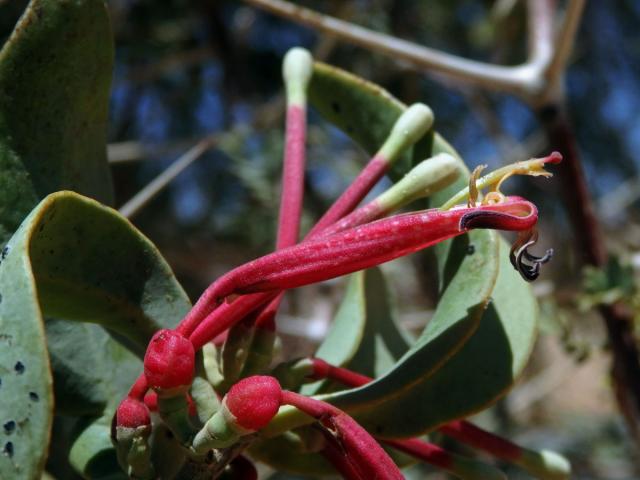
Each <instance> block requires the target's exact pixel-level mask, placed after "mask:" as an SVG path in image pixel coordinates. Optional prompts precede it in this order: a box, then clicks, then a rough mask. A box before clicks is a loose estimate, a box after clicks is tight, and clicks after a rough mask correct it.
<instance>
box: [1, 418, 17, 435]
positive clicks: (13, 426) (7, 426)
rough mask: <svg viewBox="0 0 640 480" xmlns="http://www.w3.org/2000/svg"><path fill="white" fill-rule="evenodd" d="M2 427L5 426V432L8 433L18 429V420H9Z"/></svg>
mask: <svg viewBox="0 0 640 480" xmlns="http://www.w3.org/2000/svg"><path fill="white" fill-rule="evenodd" d="M2 427H3V428H4V433H6V434H7V435H8V434H10V433H12V432H13V431H14V430H15V429H16V422H14V421H13V420H9V421H8V422H5V424H4V425H2Z"/></svg>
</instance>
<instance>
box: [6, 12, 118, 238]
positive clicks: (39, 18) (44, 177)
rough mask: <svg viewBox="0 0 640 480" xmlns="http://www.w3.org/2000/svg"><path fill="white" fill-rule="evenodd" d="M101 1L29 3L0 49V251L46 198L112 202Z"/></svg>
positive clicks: (108, 56)
mask: <svg viewBox="0 0 640 480" xmlns="http://www.w3.org/2000/svg"><path fill="white" fill-rule="evenodd" d="M112 68H113V41H112V38H111V28H110V24H109V17H108V14H107V10H106V6H105V3H104V1H102V0H79V1H60V0H32V1H31V3H30V4H29V6H28V7H27V9H26V11H25V13H24V14H23V16H22V18H21V19H20V21H19V22H18V24H17V26H16V28H15V30H14V32H13V34H12V35H11V37H10V38H9V40H7V42H6V43H5V44H4V46H3V48H2V50H1V51H0V171H1V172H2V175H1V176H0V246H1V245H3V244H4V243H5V242H6V241H7V240H8V239H9V237H10V236H11V234H12V233H13V232H14V231H15V229H16V228H17V227H18V226H19V225H20V222H21V221H22V220H23V219H24V217H26V216H27V214H28V213H29V212H30V211H31V209H32V208H33V207H34V206H35V205H36V204H37V203H38V201H39V200H40V199H42V198H44V197H45V196H46V195H48V194H49V193H52V192H55V191H58V190H65V189H69V190H75V191H78V192H80V193H83V194H85V195H89V196H91V197H94V198H96V199H98V200H100V201H102V202H104V203H110V202H111V201H112V187H111V179H110V174H109V169H108V165H107V157H106V135H107V113H108V110H107V109H108V102H109V87H110V84H111V75H112Z"/></svg>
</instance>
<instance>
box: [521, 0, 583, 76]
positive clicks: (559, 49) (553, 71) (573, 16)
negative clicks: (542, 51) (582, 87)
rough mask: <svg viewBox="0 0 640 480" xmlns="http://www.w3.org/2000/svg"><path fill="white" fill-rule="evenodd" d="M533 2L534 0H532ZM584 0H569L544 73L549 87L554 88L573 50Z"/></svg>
mask: <svg viewBox="0 0 640 480" xmlns="http://www.w3.org/2000/svg"><path fill="white" fill-rule="evenodd" d="M532 1H533V2H534V3H535V0H532ZM584 5H585V0H570V1H569V4H568V5H567V11H566V12H565V14H564V19H563V21H562V25H561V26H560V29H559V33H558V36H557V38H556V46H555V51H554V53H553V57H552V59H551V63H550V64H549V67H548V68H547V70H546V72H545V75H546V79H547V82H548V84H549V86H550V88H556V87H557V84H558V83H559V80H560V79H561V77H562V73H563V72H564V70H565V67H566V65H567V61H568V60H569V55H570V54H571V51H572V50H573V44H574V41H575V37H576V33H577V31H578V26H579V25H580V19H581V18H582V13H583V11H584Z"/></svg>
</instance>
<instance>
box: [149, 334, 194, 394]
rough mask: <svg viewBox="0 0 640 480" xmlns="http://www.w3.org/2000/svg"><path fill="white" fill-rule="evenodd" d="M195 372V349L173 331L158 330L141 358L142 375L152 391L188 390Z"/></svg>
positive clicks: (189, 342) (187, 340)
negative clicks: (181, 388)
mask: <svg viewBox="0 0 640 480" xmlns="http://www.w3.org/2000/svg"><path fill="white" fill-rule="evenodd" d="M194 373H195V350H194V348H193V344H192V343H191V341H189V339H187V338H185V337H184V336H182V335H181V334H180V333H178V332H176V331H174V330H159V331H158V332H156V334H155V335H154V336H153V338H152V339H151V342H149V346H148V347H147V352H146V353H145V356H144V375H145V377H146V378H147V383H148V385H149V387H151V388H153V389H154V390H171V389H175V388H180V387H189V386H190V385H191V382H192V381H193V375H194Z"/></svg>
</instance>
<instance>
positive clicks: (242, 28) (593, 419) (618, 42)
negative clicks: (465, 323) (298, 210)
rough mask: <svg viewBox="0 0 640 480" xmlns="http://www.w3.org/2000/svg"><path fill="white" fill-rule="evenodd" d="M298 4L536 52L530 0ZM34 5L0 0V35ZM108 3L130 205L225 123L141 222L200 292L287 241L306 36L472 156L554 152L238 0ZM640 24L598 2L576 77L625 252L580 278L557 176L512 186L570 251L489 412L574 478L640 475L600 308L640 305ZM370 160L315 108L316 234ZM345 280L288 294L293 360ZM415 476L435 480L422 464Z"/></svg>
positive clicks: (491, 109)
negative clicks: (285, 159) (290, 102)
mask: <svg viewBox="0 0 640 480" xmlns="http://www.w3.org/2000/svg"><path fill="white" fill-rule="evenodd" d="M297 3H300V4H303V5H306V6H309V7H312V8H316V9H319V10H321V11H323V12H325V13H329V14H332V15H334V16H337V17H340V18H343V19H347V20H349V21H352V22H354V23H357V24H360V25H363V26H366V27H369V28H372V29H376V30H378V31H382V32H386V33H389V34H393V35H396V36H398V37H401V38H405V39H409V40H412V41H414V42H417V43H420V44H424V45H428V46H430V47H434V48H438V49H441V50H443V51H447V52H451V53H455V54H458V55H461V56H465V57H469V58H474V59H479V60H485V61H491V62H495V63H504V64H516V63H519V62H522V61H523V59H524V58H525V55H526V31H525V28H526V22H525V8H524V5H523V3H524V2H521V1H517V0H496V1H483V0H455V1H444V0H437V1H429V2H426V1H420V2H416V1H411V0H326V1H323V2H319V1H300V2H297ZM560 3H562V2H560ZM25 4H26V2H24V1H22V0H0V40H1V41H4V39H6V37H7V36H8V34H9V33H10V31H11V29H12V28H13V25H14V24H15V21H16V20H17V18H18V16H19V15H20V13H21V11H22V9H23V8H24V5H25ZM108 5H109V8H110V10H111V14H112V22H113V30H114V34H115V39H116V68H115V71H114V77H113V89H112V97H111V113H110V117H111V118H110V136H109V143H110V145H109V157H110V160H111V161H112V162H113V173H114V178H115V182H116V194H117V205H122V204H123V203H124V202H125V201H126V200H128V199H129V198H130V197H132V196H133V195H134V194H135V193H136V192H137V191H139V190H140V189H141V188H142V187H143V186H144V185H146V184H147V183H148V182H149V181H151V180H152V179H153V178H154V177H155V176H156V175H158V174H159V173H161V172H162V171H163V170H164V169H166V168H167V166H168V165H170V164H171V163H172V162H173V161H174V160H175V159H176V158H177V157H179V156H180V154H182V153H183V152H184V151H186V150H187V149H188V148H190V147H191V146H193V145H194V144H196V143H197V142H198V141H199V140H201V139H202V138H204V137H206V136H208V135H211V134H213V135H214V138H215V141H216V143H215V145H214V148H212V149H211V150H209V151H208V152H207V153H206V154H205V155H203V156H202V158H200V159H199V160H197V161H196V162H195V163H194V164H192V165H191V166H190V167H189V168H188V169H186V170H185V171H184V172H183V173H182V174H181V175H179V176H178V177H177V178H176V179H175V180H174V181H173V182H172V183H171V184H170V186H169V187H168V188H167V189H166V190H165V191H164V192H163V193H162V194H161V195H160V196H159V197H157V198H155V199H154V200H153V201H152V202H151V203H150V204H149V205H148V206H147V207H145V208H144V209H143V210H142V211H141V212H140V213H139V215H137V216H136V217H135V219H134V223H135V224H136V225H137V226H138V227H139V228H140V229H141V230H143V231H144V232H145V233H146V234H147V235H148V236H149V237H150V238H151V239H152V240H153V241H154V242H155V243H156V244H157V245H158V246H159V247H160V249H161V250H162V251H163V253H164V254H165V255H166V256H167V258H168V259H169V261H170V263H171V264H172V265H173V267H174V269H175V270H176V273H177V275H178V278H179V279H180V280H181V281H182V282H183V284H184V285H185V286H186V288H187V289H188V291H189V292H190V294H191V296H192V298H193V297H195V296H196V295H197V294H198V292H200V291H201V290H202V288H203V287H204V286H205V285H206V284H207V283H208V282H210V281H211V280H212V279H213V278H215V276H217V275H219V274H221V273H223V272H224V271H226V270H228V269H229V268H231V267H233V266H234V265H237V264H239V263H240V262H242V261H244V260H247V259H249V258H252V257H255V256H256V255H258V254H261V253H265V252H267V251H268V250H270V249H272V248H273V242H274V238H275V235H274V234H275V224H276V219H277V211H278V209H277V204H278V195H279V177H280V168H281V153H282V138H283V98H282V82H281V76H280V61H281V59H282V56H283V54H284V53H285V52H286V51H287V50H288V49H289V48H291V47H293V46H296V45H301V46H304V47H306V48H308V49H310V50H311V51H312V52H314V55H315V57H316V58H318V59H321V60H324V61H327V62H329V63H332V64H335V65H337V66H340V67H342V68H345V69H347V70H349V71H352V72H354V73H356V74H358V75H360V76H363V77H365V78H367V79H369V80H372V81H374V82H376V83H379V84H381V85H382V86H384V87H385V88H387V89H388V90H390V91H391V92H392V93H393V94H394V95H395V96H397V97H398V98H400V99H401V100H402V101H403V102H405V103H411V102H414V101H421V102H425V103H427V104H428V105H430V106H431V107H432V109H433V110H434V112H435V113H436V122H437V123H436V125H437V129H438V130H439V131H440V133H442V134H443V136H444V137H445V138H446V139H447V140H448V141H450V142H451V143H452V144H453V145H454V147H455V148H456V149H458V151H459V152H460V153H461V155H462V156H463V158H464V159H465V160H466V162H467V163H468V164H469V165H470V166H471V167H473V166H475V165H478V164H481V163H486V164H488V165H489V166H490V167H496V166H498V165H501V164H504V163H507V162H510V161H515V160H520V159H524V158H526V157H530V156H535V155H537V154H540V153H543V152H546V144H545V137H544V134H543V133H542V132H541V131H540V128H539V125H538V120H537V118H536V116H535V114H534V113H532V112H531V111H530V109H529V108H528V107H527V106H526V105H525V104H523V103H521V102H520V101H519V100H518V99H516V98H514V97H513V96H509V95H500V94H493V93H491V94H490V93H487V92H485V91H482V90H478V89H474V88H470V87H466V86H462V85H457V84H454V83H453V82H451V81H443V79H439V78H434V77H433V76H430V74H429V72H416V71H414V70H412V69H410V68H409V67H408V66H406V65H402V64H398V63H396V62H394V61H392V60H391V59H389V58H387V57H384V56H382V55H379V54H375V53H371V52H368V51H366V50H363V49H361V48H358V47H353V46H349V45H345V44H341V43H337V42H335V41H334V40H332V39H331V38H328V37H324V36H322V35H317V34H316V33H314V32H313V31H311V30H309V29H306V28H304V27H301V26H298V25H295V24H293V23H291V22H289V21H286V20H282V19H279V18H276V17H274V16H270V15H268V14H265V13H263V12H260V11H257V10H255V9H253V8H250V7H248V6H246V5H244V4H242V3H241V2H240V1H239V0H193V1H186V0H164V1H162V2H157V1H156V2H154V1H151V0H110V1H109V2H108ZM638 25H640V2H637V1H635V0H619V1H616V2H600V1H591V2H587V7H586V11H585V14H584V17H583V21H582V26H581V28H580V31H579V34H578V39H577V42H576V48H575V51H574V54H573V56H572V61H571V63H570V67H569V69H568V71H567V75H566V81H565V85H566V90H567V97H568V102H569V109H570V116H571V119H572V122H573V125H574V127H575V129H576V134H577V137H578V142H579V146H580V153H581V155H582V159H583V161H584V166H585V169H586V172H587V177H588V181H589V185H590V188H591V190H592V192H593V194H594V196H595V199H596V203H597V207H598V213H599V217H600V218H601V220H602V222H603V224H604V226H605V228H606V234H607V241H608V244H609V246H610V248H611V249H612V251H613V252H615V253H616V257H615V258H614V259H613V260H612V263H611V266H610V268H609V269H608V270H607V271H606V272H600V271H597V272H594V271H591V272H586V275H584V276H583V274H582V272H581V271H580V269H579V268H578V267H577V260H576V255H575V251H574V248H573V247H572V239H571V233H570V231H569V227H568V225H567V221H566V218H565V216H564V213H563V210H562V208H561V207H560V202H559V200H558V197H559V192H557V191H556V189H557V185H555V184H554V182H553V181H547V182H544V181H537V180H530V179H525V180H524V181H522V180H516V179H514V180H512V181H511V182H510V184H509V185H508V186H507V191H517V192H518V193H519V194H522V195H526V196H529V197H530V198H531V199H532V200H534V201H536V202H537V203H538V205H539V207H540V209H541V212H542V215H541V218H542V222H543V224H542V227H541V230H542V235H541V238H542V239H543V243H544V244H545V245H549V246H551V245H552V246H553V247H554V248H556V257H555V258H554V261H553V263H552V266H551V267H550V268H548V269H547V270H546V271H545V274H544V276H543V277H542V278H541V280H540V281H538V282H537V283H536V284H535V285H534V288H535V290H536V293H537V294H538V296H539V297H540V300H541V312H542V315H541V317H542V321H541V333H542V335H541V337H540V341H539V342H538V345H537V347H536V352H535V354H534V357H533V359H532V362H531V365H530V368H529V369H528V372H527V374H526V375H525V378H524V379H523V380H522V381H521V382H520V384H519V385H518V386H517V387H516V388H515V389H514V390H513V392H512V393H511V394H510V395H509V396H508V397H507V398H506V399H505V400H504V401H502V402H501V403H500V404H499V405H497V406H496V407H495V408H493V409H492V410H491V411H490V412H488V413H485V414H484V415H483V416H482V418H481V419H480V421H481V422H484V423H485V424H486V425H489V426H491V427H492V428H494V429H496V430H498V431H501V432H502V433H504V434H506V435H508V436H509V437H511V438H514V439H516V440H518V441H519V442H520V443H522V444H525V445H530V446H532V447H543V446H544V447H546V448H551V449H556V450H559V451H561V452H563V453H565V454H566V455H567V456H568V457H569V458H570V459H571V460H572V462H573V463H574V468H575V471H576V477H575V478H584V479H589V478H594V479H595V478H606V479H630V478H638V476H639V475H640V469H639V465H640V457H639V456H638V445H637V444H634V442H632V440H631V439H630V438H629V436H628V435H627V433H626V431H625V428H624V424H623V422H622V420H621V419H620V416H619V414H618V413H617V411H616V405H615V401H614V400H613V395H612V392H611V391H610V381H609V376H608V368H609V360H608V357H607V355H606V350H607V345H606V336H605V335H604V332H603V329H602V327H601V324H600V322H599V321H598V320H597V319H596V318H594V317H593V315H591V314H590V313H589V306H590V305H592V303H593V302H596V301H602V299H603V298H605V299H606V298H612V299H619V298H622V297H621V296H624V297H625V298H628V299H630V301H629V304H630V305H632V306H636V307H637V305H638V303H639V302H638V299H637V289H636V287H635V285H637V279H636V277H637V276H638V269H639V268H640V253H639V252H640V211H639V209H638V207H639V206H640V203H639V202H638V199H639V198H640V177H639V176H638V170H639V169H640V157H639V156H638V153H637V152H638V151H639V150H640V94H639V93H638V92H639V88H638V87H639V86H640V62H639V61H638V58H640V30H639V29H638ZM80 140H81V139H80ZM363 159H364V154H363V152H361V151H359V150H357V148H356V147H354V145H353V144H352V143H351V142H350V141H349V140H348V139H347V138H346V137H344V136H343V135H342V134H341V133H340V132H339V131H337V130H336V129H334V128H332V127H330V126H329V125H327V124H325V123H323V122H322V121H321V119H320V118H319V117H318V116H317V115H315V114H314V113H313V112H311V116H310V127H309V141H308V176H307V179H306V183H307V195H306V199H305V202H306V213H305V216H306V218H305V221H306V225H307V226H308V225H310V223H311V220H312V219H313V218H316V217H317V216H318V215H319V214H320V213H321V212H322V211H323V210H324V209H325V208H326V207H327V206H328V205H329V203H330V201H331V199H333V198H335V196H336V195H337V194H338V192H340V191H341V190H342V189H343V188H344V187H345V186H346V185H347V184H348V183H349V181H350V179H351V178H352V177H353V176H354V175H355V173H356V172H357V171H358V169H359V166H360V165H361V164H362V161H363ZM420 265H422V264H421V263H415V262H414V263H412V262H410V261H407V260H403V261H398V262H394V263H392V264H391V265H390V266H388V271H389V272H390V273H391V274H392V275H394V274H395V275H397V276H398V277H402V281H398V282H397V289H396V290H397V291H396V295H397V297H398V298H399V300H400V302H399V304H400V305H401V308H400V313H401V315H402V317H401V318H403V319H404V321H405V322H406V323H407V324H408V325H409V326H411V327H413V328H419V327H420V326H421V325H419V324H417V323H416V322H415V319H416V318H420V319H422V318H424V315H423V313H422V312H423V310H424V309H427V308H429V303H428V301H426V300H425V299H424V294H423V293H421V290H426V291H429V286H428V278H422V277H423V276H420V275H418V278H421V281H418V282H414V283H415V284H407V283H406V282H405V281H404V280H405V279H406V278H407V277H408V275H406V274H407V272H409V273H418V274H420V273H421V267H420ZM338 282H339V281H338ZM620 285H622V286H623V287H622V288H621V287H620ZM338 291H339V289H334V288H333V286H332V283H329V284H328V285H321V286H317V287H314V288H312V289H305V290H302V291H300V292H295V295H293V296H291V298H290V299H289V301H288V303H287V304H286V305H285V308H284V310H283V312H282V315H281V319H280V325H281V328H282V330H283V331H284V333H285V336H284V345H285V348H287V349H288V350H289V352H288V353H287V356H291V355H293V354H295V352H308V351H309V348H310V346H312V345H313V343H314V342H315V341H317V339H318V338H321V337H322V335H323V334H324V332H325V331H326V326H327V322H328V321H329V320H330V318H331V315H332V313H333V311H334V308H335V302H336V300H337V299H338V298H339V295H338V294H337V292H338ZM607 295H609V297H607ZM417 313H419V314H417ZM639 324H640V323H639ZM638 388H640V386H638ZM436 475H437V474H432V476H431V477H429V478H434V479H435V478H439V477H437V476H436ZM518 475H519V474H518V473H516V472H509V478H524V477H520V476H518ZM273 478H283V477H281V476H278V477H275V476H274V477H273ZM411 478H413V477H411ZM415 478H425V477H424V472H423V471H419V472H418V473H416V477H415Z"/></svg>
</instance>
